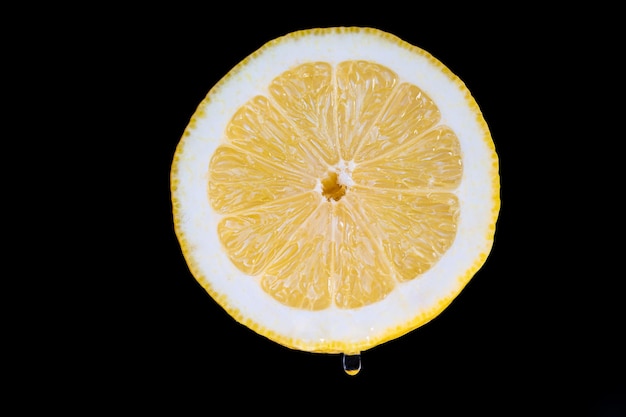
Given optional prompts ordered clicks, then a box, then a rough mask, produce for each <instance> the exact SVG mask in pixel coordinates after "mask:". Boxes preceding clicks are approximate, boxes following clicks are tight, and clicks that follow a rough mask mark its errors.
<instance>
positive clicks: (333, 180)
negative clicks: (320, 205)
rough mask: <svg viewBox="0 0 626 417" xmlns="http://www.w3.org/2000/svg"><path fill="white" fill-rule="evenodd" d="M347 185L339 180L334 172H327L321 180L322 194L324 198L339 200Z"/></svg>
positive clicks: (344, 193)
mask: <svg viewBox="0 0 626 417" xmlns="http://www.w3.org/2000/svg"><path fill="white" fill-rule="evenodd" d="M347 189H348V187H347V186H346V185H345V184H342V183H341V182H340V181H339V175H337V173H336V172H333V171H331V172H329V173H328V175H327V176H326V178H325V179H323V180H322V195H323V196H324V197H326V200H328V201H330V200H331V199H332V200H335V201H339V200H340V199H341V197H343V196H344V195H346V190H347Z"/></svg>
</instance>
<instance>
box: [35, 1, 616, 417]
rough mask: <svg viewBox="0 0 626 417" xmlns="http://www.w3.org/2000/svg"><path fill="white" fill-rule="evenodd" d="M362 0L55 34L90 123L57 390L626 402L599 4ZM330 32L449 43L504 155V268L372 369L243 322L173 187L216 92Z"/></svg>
mask: <svg viewBox="0 0 626 417" xmlns="http://www.w3.org/2000/svg"><path fill="white" fill-rule="evenodd" d="M362 6H363V8H362V10H360V11H358V12H356V11H354V10H352V11H346V12H340V11H339V10H337V9H336V8H334V7H333V5H322V4H313V3H311V4H300V5H298V6H297V8H293V7H292V8H281V7H278V5H276V6H273V5H265V4H263V5H261V4H257V5H255V6H249V5H243V4H236V5H235V4H233V5H221V6H220V7H221V8H217V7H215V6H206V8H195V7H194V8H188V9H185V8H183V7H176V8H173V7H172V5H169V4H163V5H162V6H151V7H150V8H149V9H145V10H139V9H137V10H111V9H105V8H103V9H102V10H93V11H90V12H89V13H87V12H85V13H83V14H82V19H76V20H73V21H72V25H70V26H63V25H59V27H58V34H59V35H60V36H58V37H55V38H54V40H53V41H52V40H50V41H48V40H47V39H46V38H45V37H43V38H42V39H41V41H42V42H43V43H44V45H45V48H44V49H48V50H50V49H52V50H55V51H56V50H58V49H55V48H57V47H58V46H59V45H65V46H67V45H69V46H71V48H69V49H68V51H71V52H66V53H65V52H64V53H61V52H59V54H60V55H56V58H55V59H54V60H53V62H59V61H60V60H62V59H65V58H69V59H70V61H71V62H72V65H71V67H70V68H68V69H67V70H64V71H61V72H62V73H63V74H62V75H61V76H60V77H59V78H58V79H55V82H54V83H53V84H54V89H55V91H56V92H57V93H60V92H63V93H64V94H65V92H66V88H68V91H69V87H68V86H70V85H72V86H75V87H76V86H77V87H78V88H77V89H72V90H73V91H74V90H76V91H75V93H76V95H72V96H71V101H72V108H73V110H72V112H71V117H72V119H73V121H74V123H73V124H72V127H68V128H67V130H66V131H67V132H69V131H72V132H73V133H77V135H76V136H77V137H78V138H79V140H78V142H77V144H78V146H73V149H74V152H78V154H80V155H81V157H77V158H70V159H72V160H73V162H75V165H73V166H72V167H71V168H69V170H68V172H67V176H68V177H71V178H72V181H71V183H72V184H73V183H74V181H75V180H76V179H78V180H79V181H77V182H76V185H75V186H74V185H73V186H72V187H71V189H70V190H69V191H68V190H65V191H57V192H58V193H61V192H64V193H67V194H72V195H74V196H76V195H79V196H80V198H79V200H80V201H81V205H80V206H78V208H77V209H75V210H73V211H72V213H70V214H71V215H72V216H70V217H73V215H74V214H76V215H78V214H83V216H80V220H78V221H75V223H78V227H77V229H78V230H76V232H75V235H72V238H71V239H73V246H72V259H73V260H74V261H72V262H71V263H70V264H71V265H72V266H65V267H63V268H64V269H60V270H61V271H68V270H76V272H78V273H77V275H79V276H80V277H81V281H80V282H81V284H80V286H78V287H74V291H80V294H81V295H80V296H79V297H76V296H72V297H70V298H71V299H72V301H73V307H72V308H71V309H69V308H68V310H67V312H66V317H65V319H66V320H65V321H66V322H67V323H70V324H72V325H73V326H71V328H72V330H71V331H70V332H68V333H69V335H68V339H67V340H65V339H64V338H63V337H61V336H55V339H54V342H53V343H54V344H55V345H56V346H59V347H61V348H62V350H63V352H64V353H65V354H67V355H64V356H63V357H64V358H67V359H63V360H62V361H60V362H59V361H58V360H57V361H56V362H55V360H54V358H50V359H49V360H48V359H46V360H45V361H44V362H46V363H47V364H48V365H49V366H52V368H51V369H54V371H50V372H49V373H48V376H52V380H54V381H57V379H58V377H59V376H60V375H65V376H66V380H67V381H70V384H69V385H67V386H65V385H64V384H63V383H60V384H61V385H62V386H64V387H66V388H65V389H64V390H62V391H63V393H62V394H59V395H58V396H56V397H55V399H54V403H55V404H74V405H75V404H76V403H75V399H76V398H77V397H80V398H83V399H85V400H86V401H87V402H86V404H88V407H89V408H90V409H93V410H98V409H102V408H105V407H106V408H114V409H118V410H124V409H126V410H128V409H129V407H132V409H133V410H137V411H147V410H150V411H152V410H163V411H164V412H167V413H168V414H169V412H168V411H165V410H175V411H173V412H172V413H171V414H175V415H190V414H192V413H188V412H187V410H195V412H194V413H193V414H203V415H204V414H209V415H210V414H212V413H218V411H217V410H222V411H220V412H219V414H222V413H223V414H225V413H226V411H225V410H228V412H233V411H235V412H240V411H241V412H243V411H244V410H246V408H245V407H248V406H250V407H252V409H253V410H254V411H255V412H258V411H261V412H263V411H267V412H270V413H274V412H276V413H278V414H298V413H302V412H303V411H304V412H309V411H311V412H313V413H325V414H326V413H332V412H333V411H344V412H346V411H347V412H362V411H364V410H369V409H372V410H375V409H376V410H381V412H383V413H385V414H388V413H391V412H395V411H400V412H409V413H410V414H419V415H470V414H472V415H473V414H481V415H483V414H490V415H527V413H528V412H532V413H533V414H540V415H547V414H551V413H556V414H558V415H586V416H609V415H611V416H613V415H624V412H625V411H624V410H625V407H624V398H625V396H624V389H625V388H624V371H625V368H626V360H625V359H624V351H625V348H626V344H625V342H624V341H623V331H624V314H623V309H622V307H621V303H622V301H621V300H620V296H619V291H618V286H617V283H616V281H617V280H618V279H617V276H618V275H620V272H621V271H619V270H617V271H615V270H612V269H611V268H610V267H608V266H607V263H606V262H605V261H606V259H608V258H613V257H614V255H615V253H616V250H615V249H613V250H611V249H610V247H611V245H609V243H608V241H607V239H606V237H605V235H604V233H603V229H607V228H608V229H611V228H612V227H614V226H613V223H614V222H611V221H610V219H607V217H609V218H610V217H612V216H613V215H614V213H613V214H612V212H611V211H610V210H609V211H607V212H604V211H602V213H603V215H604V217H603V218H598V217H593V216H592V214H591V211H590V209H589V210H588V209H586V208H584V209H581V206H583V205H585V207H587V205H588V203H589V201H591V200H593V199H594V198H596V199H598V200H599V201H604V202H605V203H606V200H605V199H603V198H601V196H600V198H598V195H599V194H601V193H600V192H593V191H592V189H593V187H591V188H590V187H589V185H590V184H596V183H595V182H586V181H591V180H589V179H588V178H589V174H588V171H589V170H593V169H589V168H587V169H584V168H581V167H580V165H584V163H583V161H584V160H585V159H584V156H583V155H588V153H587V152H586V151H584V150H583V152H582V154H583V155H580V154H579V153H578V151H579V150H580V149H578V148H579V147H580V146H579V144H580V143H582V142H580V141H581V140H582V141H583V142H586V139H585V138H586V136H585V135H584V133H585V130H584V129H585V128H583V127H582V124H583V122H584V120H585V118H591V117H592V116H590V113H589V112H588V111H586V110H585V111H581V108H585V106H586V105H583V102H584V103H588V102H589V100H587V101H584V100H581V95H584V96H585V97H588V96H589V95H590V93H589V91H590V90H591V91H593V86H591V87H590V86H589V85H582V83H581V81H580V80H581V77H579V75H577V74H580V73H582V72H584V71H580V59H581V56H586V55H585V54H583V55H581V53H580V49H579V48H582V49H584V50H588V49H589V48H594V47H596V48H597V43H594V41H590V40H588V39H587V38H586V36H585V34H584V33H583V32H581V31H580V30H579V27H578V25H577V24H576V22H578V21H585V20H584V17H583V16H584V14H580V15H579V17H575V18H573V21H572V18H569V19H566V18H564V17H563V16H557V15H551V16H550V15H546V14H545V12H544V13H536V12H535V11H534V9H533V10H529V9H528V8H526V9H524V8H521V7H519V8H518V7H516V6H511V8H510V9H509V10H508V11H505V10H498V9H487V8H480V7H477V6H475V5H466V6H463V7H460V8H459V7H458V6H454V8H453V7H447V6H444V7H439V8H434V9H433V10H425V9H423V8H420V7H421V6H420V5H416V9H414V10H408V9H400V8H398V5H395V6H394V7H395V8H393V9H392V8H391V5H383V6H384V7H383V8H384V10H378V9H376V8H370V7H365V5H362ZM237 13H240V14H237ZM241 14H243V15H241ZM564 21H565V22H569V23H567V24H566V25H562V26H560V28H559V29H558V30H556V29H555V28H554V22H560V24H562V23H563V22H564ZM325 26H371V27H376V28H378V29H382V30H385V31H388V32H390V33H393V34H395V35H397V36H399V37H400V38H402V39H404V40H405V41H407V42H409V43H411V44H414V45H416V46H419V47H421V48H423V49H425V50H427V51H428V52H430V53H431V54H433V55H434V56H435V57H436V58H438V59H439V60H441V61H442V62H443V63H444V64H445V65H446V66H448V68H450V69H451V70H452V71H453V72H454V73H455V74H456V75H458V76H459V77H460V78H461V79H462V80H463V81H464V82H465V83H466V85H467V86H468V88H469V89H470V91H471V92H472V94H473V95H474V97H475V99H476V101H477V102H478V104H479V106H480V107H481V109H482V111H483V114H484V117H485V119H486V121H487V123H488V125H489V127H490V129H491V133H492V136H493V139H494V142H495V145H496V150H497V152H498V155H499V157H500V170H501V187H502V190H501V198H502V207H501V214H500V217H499V220H498V227H497V232H496V237H495V242H494V247H493V250H492V252H491V254H490V256H489V258H488V260H487V262H486V264H485V265H484V267H483V268H482V269H481V270H480V271H479V272H478V273H477V274H476V275H475V277H474V278H473V279H472V280H471V282H470V283H469V284H468V286H467V287H466V288H465V289H464V291H463V292H462V293H461V294H460V295H459V297H458V298H457V299H456V300H455V301H454V302H453V303H452V304H451V305H450V306H449V307H448V308H447V309H446V310H445V311H444V312H443V313H442V314H441V315H440V316H438V317H437V318H435V319H434V320H433V321H431V322H430V323H428V324H426V325H425V326H423V327H421V328H419V329H417V330H415V331H413V332H411V333H409V334H407V335H405V336H403V337H401V338H399V339H396V340H393V341H390V342H387V343H385V344H383V345H380V346H378V347H375V348H373V349H370V350H368V351H365V352H363V353H362V370H361V372H360V373H359V374H358V375H357V376H354V377H350V376H348V375H346V374H345V373H344V372H343V370H342V366H341V359H340V356H338V355H324V354H312V353H306V352H299V351H294V350H290V349H287V348H284V347H282V346H280V345H277V344H275V343H274V342H272V341H270V340H268V339H265V338H263V337H261V336H259V335H257V334H256V333H254V332H252V331H251V330H249V329H247V328H246V327H244V326H242V325H240V324H238V323H236V322H235V321H234V320H233V319H232V318H230V317H229V316H228V315H227V314H226V313H225V312H224V311H223V310H222V309H221V308H220V307H219V306H218V305H217V304H216V303H215V302H214V301H213V300H212V299H211V298H210V297H209V296H208V295H207V294H206V293H205V292H204V290H203V289H202V288H201V287H200V286H199V285H198V284H197V283H196V281H195V280H194V278H193V277H192V275H191V274H190V272H189V270H188V269H187V266H186V264H185V261H184V259H183V256H182V254H181V251H180V247H179V246H178V243H177V241H176V237H175V234H174V230H173V223H172V215H171V203H170V192H169V170H170V165H171V162H172V157H173V155H174V151H175V147H176V145H177V143H178V141H179V139H180V137H181V135H182V133H183V131H184V129H185V127H186V125H187V123H188V121H189V119H190V117H191V116H192V114H193V112H194V111H195V109H196V107H197V106H198V104H199V103H200V101H201V100H202V99H203V98H204V97H205V95H206V94H207V92H208V91H209V89H210V88H211V87H212V86H213V85H214V84H215V83H216V82H217V81H218V80H219V79H220V78H221V77H223V76H224V75H225V74H226V73H227V72H228V71H229V70H230V69H231V68H232V67H233V66H234V65H236V64H237V63H238V62H239V61H241V60H242V59H244V58H245V57H246V56H247V55H249V54H250V53H252V52H254V51H255V50H256V49H258V48H259V47H261V46H262V45H263V44H264V43H266V42H267V41H270V40H272V39H274V38H276V37H278V36H281V35H284V34H286V33H288V32H291V31H294V30H299V29H307V28H313V27H325ZM607 36H610V34H609V33H607ZM46 42H49V43H48V44H46ZM600 44H601V43H600ZM63 49H65V48H63ZM596 51H597V49H596ZM596 53H597V52H596ZM66 54H67V55H66ZM52 78H54V77H51V79H52ZM67 94H69V93H67ZM72 94H74V93H72ZM591 95H593V94H591ZM579 102H580V103H581V104H580V106H579V105H578V104H577V103H579ZM566 109H567V110H566ZM569 109H572V111H571V112H570V110H569ZM563 113H566V116H565V117H563ZM572 125H576V128H575V129H572V128H571V126H572ZM574 151H575V152H576V156H574V154H573V152H574ZM570 152H572V153H570ZM596 152H597V149H596V150H594V151H590V152H589V154H594V153H596ZM565 162H569V163H565ZM81 179H84V181H86V183H88V184H89V186H87V187H85V186H81V185H79V184H80V180H81ZM591 206H593V207H592V208H594V209H598V207H596V206H595V204H591ZM75 207H76V206H75ZM64 212H65V214H67V210H65V211H64ZM74 220H75V219H74ZM605 221H606V222H607V223H609V224H606V223H603V222H605ZM66 227H67V225H66V224H62V225H61V224H60V225H59V229H58V231H59V233H64V234H65V235H67V232H66V231H65V230H67V229H66ZM583 234H584V236H583ZM609 235H610V234H609ZM64 259H66V260H67V258H64ZM622 275H623V273H622ZM76 336H78V337H76ZM43 339H46V341H47V343H50V339H47V338H43ZM51 363H53V364H52V365H50V364H51ZM70 365H76V366H71V367H70ZM69 369H73V371H71V372H69V371H68V370H69ZM51 373H52V375H51ZM56 383H57V384H59V382H56ZM286 404H289V405H286ZM172 407H173V408H172ZM374 407H376V408H374ZM407 410H408V411H407ZM611 412H613V414H610V413H611ZM619 412H621V414H618V413H619Z"/></svg>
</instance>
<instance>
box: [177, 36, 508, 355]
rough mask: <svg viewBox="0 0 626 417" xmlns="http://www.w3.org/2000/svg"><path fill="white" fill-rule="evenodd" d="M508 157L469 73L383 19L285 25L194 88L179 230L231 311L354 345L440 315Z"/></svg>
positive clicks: (299, 337)
mask: <svg viewBox="0 0 626 417" xmlns="http://www.w3.org/2000/svg"><path fill="white" fill-rule="evenodd" d="M499 193H500V180H499V172H498V157H497V154H496V151H495V147H494V144H493V141H492V138H491V135H490V133H489V129H488V126H487V124H486V122H485V120H484V119H483V116H482V113H481V111H480V109H479V107H478V105H477V103H476V102H475V100H474V99H473V97H472V95H471V94H470V92H469V91H468V89H467V88H466V86H465V85H464V83H463V82H462V81H461V80H460V79H459V78H458V77H457V76H455V75H454V74H453V73H452V72H451V71H450V70H449V69H448V68H446V66H444V65H443V64H442V63H441V62H439V61H438V60H437V59H435V58H434V57H433V56H431V55H430V54H429V53H428V52H426V51H424V50H422V49H420V48H418V47H416V46H413V45H410V44H408V43H406V42H405V41H403V40H401V39H399V38H398V37H396V36H394V35H392V34H389V33H386V32H382V31H380V30H377V29H372V28H357V27H338V28H324V29H312V30H303V31H298V32H294V33H290V34H287V35H285V36H283V37H280V38H278V39H275V40H273V41H271V42H269V43H267V44H265V45H264V46H262V47H261V48H260V49H259V50H257V51H256V52H254V53H253V54H252V55H250V56H248V57H247V58H246V59H244V60H243V61H242V62H241V63H239V64H238V65H237V66H235V67H234V68H233V69H232V70H231V71H230V72H229V73H228V74H226V76H225V77H224V78H222V79H221V80H220V81H219V82H218V83H217V84H216V85H215V86H214V87H213V88H212V89H211V90H210V91H209V92H208V94H207V96H206V98H205V99H204V100H203V101H202V102H201V103H200V105H199V106H198V108H197V110H196V112H195V114H194V115H193V116H192V118H191V120H190V122H189V125H188V126H187V128H186V130H185V132H184V134H183V136H182V138H181V140H180V143H179V144H178V147H177V148H176V152H175V155H174V159H173V164H172V170H171V195H172V204H173V219H174V225H175V231H176V235H177V237H178V240H179V242H180V245H181V248H182V252H183V254H184V257H185V259H186V262H187V264H188V266H189V268H190V271H191V273H192V274H193V276H194V277H195V278H196V279H197V280H198V282H199V283H200V284H201V285H202V286H203V287H204V288H205V289H206V291H207V292H208V293H209V294H210V295H211V297H213V298H214V299H215V300H216V302H217V303H219V304H220V305H221V306H222V307H223V308H224V309H225V310H226V311H227V312H228V313H229V314H230V315H231V316H232V317H233V318H234V319H235V320H237V321H238V322H240V323H242V324H244V325H246V326H248V327H249V328H251V329H252V330H254V331H256V332H257V333H259V334H261V335H263V336H266V337H267V338H269V339H271V340H273V341H275V342H277V343H279V344H282V345H284V346H287V347H290V348H293V349H299V350H304V351H310V352H325V353H346V354H354V353H357V352H361V351H364V350H366V349H369V348H372V347H374V346H376V345H379V344H381V343H384V342H387V341H389V340H392V339H394V338H397V337H399V336H401V335H403V334H406V333H407V332H409V331H411V330H413V329H416V328H417V327H419V326H421V325H423V324H425V323H426V322H428V321H429V320H431V319H433V318H434V317H436V316H437V315H438V314H439V313H441V312H442V310H444V309H445V308H446V307H447V306H448V305H449V304H450V303H451V302H452V300H453V299H454V298H455V297H456V296H457V295H459V293H460V292H461V291H462V289H463V288H464V287H465V285H466V284H467V283H468V282H469V280H470V279H471V278H472V276H473V275H474V274H475V273H476V272H477V271H478V270H479V268H481V266H482V265H483V264H484V262H485V261H486V259H487V256H488V254H489V252H490V250H491V248H492V245H493V240H494V233H495V226H496V221H497V218H498V213H499V209H500V197H499V195H500V194H499Z"/></svg>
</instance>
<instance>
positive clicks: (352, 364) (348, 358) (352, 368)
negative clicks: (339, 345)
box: [341, 353, 361, 376]
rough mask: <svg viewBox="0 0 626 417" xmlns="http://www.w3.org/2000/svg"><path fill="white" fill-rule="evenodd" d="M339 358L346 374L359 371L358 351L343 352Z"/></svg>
mask: <svg viewBox="0 0 626 417" xmlns="http://www.w3.org/2000/svg"><path fill="white" fill-rule="evenodd" d="M341 356H342V358H341V361H342V364H343V370H344V371H345V372H346V373H347V374H348V375H351V376H353V375H356V374H358V373H359V371H360V370H361V354H360V353H353V354H347V353H343V354H342V355H341Z"/></svg>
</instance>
